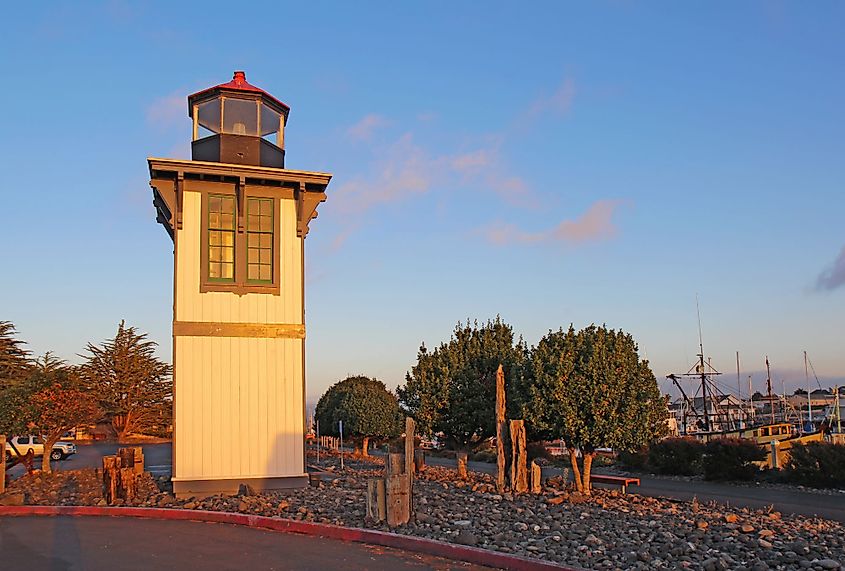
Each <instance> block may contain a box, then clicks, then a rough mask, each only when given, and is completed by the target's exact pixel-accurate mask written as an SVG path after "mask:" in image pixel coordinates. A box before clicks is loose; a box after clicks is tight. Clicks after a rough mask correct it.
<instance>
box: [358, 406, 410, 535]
mask: <svg viewBox="0 0 845 571" xmlns="http://www.w3.org/2000/svg"><path fill="white" fill-rule="evenodd" d="M413 481H414V421H413V419H411V418H407V419H405V453H404V454H401V453H396V452H393V453H388V454H387V458H386V461H385V477H384V478H375V479H373V480H370V481H369V482H367V515H368V516H370V517H372V518H373V519H375V520H376V521H381V519H378V518H382V519H384V517H385V516H386V518H387V524H388V525H389V526H391V527H394V526H397V525H404V524H406V523H408V522H409V521H410V520H411V513H412V512H413V505H414V501H413V489H414V486H413ZM380 489H383V490H384V491H383V492H382V497H383V498H384V504H385V506H384V508H385V509H384V512H381V511H380V504H379V502H380V499H379V493H380V492H379V490H380Z"/></svg>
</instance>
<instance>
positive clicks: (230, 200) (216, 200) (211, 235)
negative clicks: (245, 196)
mask: <svg viewBox="0 0 845 571" xmlns="http://www.w3.org/2000/svg"><path fill="white" fill-rule="evenodd" d="M208 279H209V280H211V281H216V282H233V281H235V197H234V196H226V195H223V196H218V195H211V196H209V197H208Z"/></svg>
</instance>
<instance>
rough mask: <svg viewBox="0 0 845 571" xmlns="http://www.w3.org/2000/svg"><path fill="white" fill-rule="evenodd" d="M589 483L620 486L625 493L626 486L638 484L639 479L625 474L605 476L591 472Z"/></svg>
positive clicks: (626, 490) (626, 491)
mask: <svg viewBox="0 0 845 571" xmlns="http://www.w3.org/2000/svg"><path fill="white" fill-rule="evenodd" d="M590 483H593V484H610V485H612V486H613V485H615V486H620V487H621V488H622V493H623V494H627V493H628V486H639V485H640V479H639V478H629V477H627V476H605V475H603V474H591V475H590Z"/></svg>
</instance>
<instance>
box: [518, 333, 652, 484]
mask: <svg viewBox="0 0 845 571" xmlns="http://www.w3.org/2000/svg"><path fill="white" fill-rule="evenodd" d="M531 362H532V367H531V374H530V376H529V378H528V379H527V380H526V383H525V384H526V386H525V392H526V397H527V398H526V400H525V403H524V405H523V413H524V415H525V418H526V420H528V421H529V423H531V424H532V425H534V426H535V427H536V429H537V430H538V431H541V432H543V433H545V434H548V435H552V436H554V437H561V438H564V439H565V440H566V443H567V446H568V448H569V451H570V460H571V463H572V470H573V474H574V477H575V485H576V487H577V488H578V490H580V491H583V492H585V493H586V494H589V493H590V472H591V467H592V462H593V458H594V457H595V453H596V449H597V448H613V449H615V450H625V451H634V450H636V449H638V448H640V447H642V446H645V445H647V444H649V443H650V442H653V441H654V440H656V439H658V438H659V437H660V436H662V435H663V434H665V431H666V428H667V426H666V416H667V414H668V413H667V410H666V406H665V401H664V399H663V397H662V396H661V394H660V389H659V387H658V385H657V380H656V379H655V377H654V373H653V372H652V371H651V368H650V367H649V365H648V361H645V360H643V359H640V357H639V355H638V352H637V344H636V343H635V342H634V340H633V338H632V337H631V335H630V334H628V333H624V332H622V331H615V330H609V329H607V328H606V327H596V326H595V325H592V326H590V327H587V328H585V329H583V330H581V331H579V332H577V333H576V332H575V329H574V328H573V327H571V326H570V328H569V330H568V331H563V330H562V329H560V330H558V331H550V332H549V333H548V334H547V335H546V336H545V337H543V338H542V339H541V340H540V342H539V343H538V344H537V346H536V347H535V348H533V350H532V351H531ZM576 450H580V451H581V456H582V457H583V470H582V469H581V468H580V467H579V465H578V460H577V452H576Z"/></svg>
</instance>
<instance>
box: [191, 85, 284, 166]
mask: <svg viewBox="0 0 845 571" xmlns="http://www.w3.org/2000/svg"><path fill="white" fill-rule="evenodd" d="M289 112H290V108H289V107H288V106H287V105H285V104H284V103H282V102H281V101H279V100H278V99H276V98H275V97H273V96H272V95H270V94H269V93H267V92H266V91H264V90H263V89H260V88H258V87H255V86H254V85H251V84H250V83H249V82H247V80H246V74H245V73H244V72H242V71H236V72H235V74H234V77H233V78H232V81H230V82H228V83H223V84H221V85H218V86H216V87H211V88H209V89H205V90H203V91H200V92H198V93H194V94H193V95H191V96H189V97H188V115H189V116H190V117H191V119H192V121H193V137H192V142H191V158H192V159H193V160H195V161H207V162H215V163H230V164H241V165H253V166H262V167H271V168H285V124H286V123H287V118H288V113H289Z"/></svg>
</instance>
